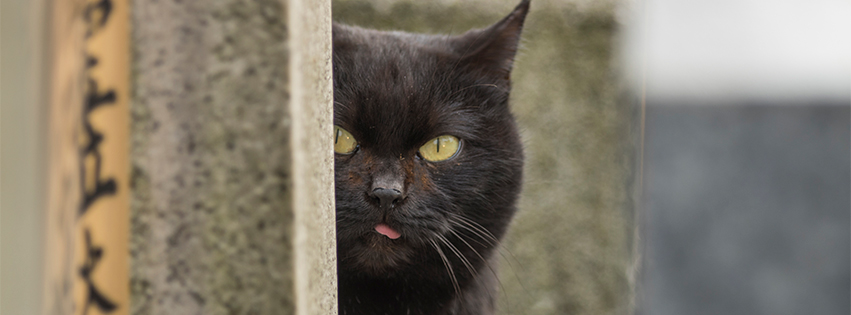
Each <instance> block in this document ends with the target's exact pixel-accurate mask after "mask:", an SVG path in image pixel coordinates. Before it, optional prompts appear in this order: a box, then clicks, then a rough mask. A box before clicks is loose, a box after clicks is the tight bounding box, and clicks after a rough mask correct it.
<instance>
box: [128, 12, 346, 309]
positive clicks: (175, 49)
mask: <svg viewBox="0 0 851 315" xmlns="http://www.w3.org/2000/svg"><path fill="white" fill-rule="evenodd" d="M283 3H284V2H283V1H277V0H259V1H239V0H221V1H189V0H187V1H145V0H140V1H133V10H132V12H133V13H132V14H133V17H132V18H133V27H132V29H133V41H134V45H133V46H134V47H133V48H134V53H135V56H134V64H133V67H134V71H135V74H134V87H135V93H134V99H133V104H132V115H133V126H132V128H133V133H132V134H133V139H132V157H133V161H132V166H133V169H132V179H131V181H132V185H133V194H134V196H133V200H132V206H131V207H132V208H131V209H132V235H133V237H132V240H131V256H132V261H131V264H132V265H131V269H132V274H131V290H132V291H131V295H132V297H131V299H132V310H131V311H132V314H293V313H294V311H295V302H294V293H295V292H294V290H293V288H294V279H293V270H294V266H293V249H292V244H293V220H294V214H293V209H292V204H293V191H292V183H293V179H292V176H293V175H292V166H291V165H292V154H291V150H290V138H291V136H292V133H291V131H290V130H291V120H290V113H289V110H288V105H289V104H290V85H289V83H290V81H289V79H288V78H289V75H288V72H289V63H290V53H289V52H288V49H287V45H286V43H287V41H288V40H289V38H288V36H287V34H288V27H287V24H286V21H287V12H286V9H287V8H286V7H284V5H283ZM329 134H330V133H329Z"/></svg>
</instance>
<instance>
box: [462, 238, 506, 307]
mask: <svg viewBox="0 0 851 315" xmlns="http://www.w3.org/2000/svg"><path fill="white" fill-rule="evenodd" d="M449 232H450V233H452V235H455V237H457V238H458V239H459V240H460V241H461V242H463V243H464V244H465V245H467V247H469V248H470V250H472V251H473V253H474V254H476V256H477V257H479V259H481V260H482V263H484V265H485V267H487V268H488V270H490V272H491V274H493V276H494V279H496V282H497V283H498V284H499V287H500V288H501V289H502V290H501V291H502V292H506V291H505V286H504V285H502V280H499V275H498V274H497V273H496V270H494V268H493V266H491V262H490V260H487V259H485V258H484V257H482V255H481V254H479V251H477V250H476V249H475V248H473V246H472V245H470V243H468V242H467V241H466V240H464V238H463V237H462V236H461V235H460V234H458V233H456V232H455V231H454V230H451V229H450V230H449Z"/></svg>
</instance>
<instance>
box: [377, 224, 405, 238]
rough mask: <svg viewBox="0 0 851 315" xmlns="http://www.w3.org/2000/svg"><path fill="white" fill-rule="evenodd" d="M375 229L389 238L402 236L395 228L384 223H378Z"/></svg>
mask: <svg viewBox="0 0 851 315" xmlns="http://www.w3.org/2000/svg"><path fill="white" fill-rule="evenodd" d="M375 231H376V232H378V233H379V234H381V235H384V236H387V237H389V238H390V239H391V240H395V239H397V238H399V237H401V236H402V234H401V233H399V232H397V231H396V230H394V229H393V228H391V227H390V226H388V225H387V224H384V223H379V224H378V225H376V226H375Z"/></svg>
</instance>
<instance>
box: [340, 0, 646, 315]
mask: <svg viewBox="0 0 851 315" xmlns="http://www.w3.org/2000/svg"><path fill="white" fill-rule="evenodd" d="M519 2H520V1H519V0H499V1H483V0H475V1H460V0H436V1H409V0H375V1H367V0H334V1H333V4H334V20H335V21H338V22H345V23H349V24H355V25H361V26H364V27H371V28H378V29H393V30H405V31H413V32H426V33H442V34H458V33H461V32H464V31H466V30H468V29H470V28H480V27H484V26H487V25H490V24H491V23H494V22H496V21H498V20H499V19H500V18H502V17H503V16H505V15H506V14H508V12H510V11H511V9H512V8H514V6H515V5H517V3H519ZM618 4H619V1H615V0H612V1H587V0H570V1H558V0H532V3H531V11H530V13H529V15H528V16H527V18H526V25H525V26H524V30H523V35H522V39H521V47H520V50H519V53H518V56H517V60H516V63H515V66H514V70H513V73H512V76H511V78H512V81H513V88H512V94H511V107H512V110H513V112H514V113H515V115H516V116H517V118H518V122H519V124H520V128H521V133H522V136H523V140H524V144H525V147H526V148H525V149H526V166H525V178H524V187H523V192H522V195H521V200H520V203H519V211H518V213H517V216H516V217H515V219H514V222H513V224H512V227H511V228H510V229H509V233H508V236H507V237H506V238H505V240H504V241H503V245H504V246H503V249H502V251H501V255H499V258H500V266H499V268H500V269H499V273H500V291H501V292H500V293H499V298H498V302H497V306H498V309H499V312H500V314H529V315H532V314H553V315H564V314H569V315H572V314H582V315H592V314H593V315H600V314H628V313H630V312H631V311H632V310H631V307H632V306H631V304H632V290H633V289H632V288H633V279H634V278H633V273H632V271H631V270H632V268H633V255H632V252H633V238H632V236H633V233H634V231H635V229H634V225H633V216H634V210H633V209H634V208H633V207H634V202H633V187H634V185H633V183H634V181H635V175H634V174H635V170H636V168H635V165H637V163H636V162H637V161H636V160H635V158H636V149H635V142H634V139H636V138H637V137H636V133H635V130H637V126H636V125H637V120H636V119H635V118H636V117H638V115H637V113H638V112H637V107H636V106H635V105H636V103H635V102H634V101H633V100H630V99H629V98H628V97H625V96H626V95H628V94H627V93H625V92H626V91H625V89H624V88H623V87H622V85H621V81H620V79H619V76H618V73H619V71H620V69H619V64H618V62H617V58H616V54H615V52H616V51H617V50H616V36H617V34H618V29H619V28H620V23H619V22H618V19H617V17H616V15H617V14H616V12H617V11H616V9H617V8H618V7H617V6H618Z"/></svg>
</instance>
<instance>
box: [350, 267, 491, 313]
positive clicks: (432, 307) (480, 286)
mask: <svg viewBox="0 0 851 315" xmlns="http://www.w3.org/2000/svg"><path fill="white" fill-rule="evenodd" d="M495 282H496V277H495V275H493V274H492V273H487V272H486V273H482V274H480V275H478V276H477V277H475V278H469V279H459V291H456V290H455V289H453V286H452V284H451V282H450V283H446V282H445V281H443V280H441V279H438V280H437V281H415V282H411V281H410V280H409V279H386V278H375V277H368V276H359V277H349V276H341V277H340V278H339V279H338V287H339V296H340V299H339V303H340V306H339V309H340V315H361V314H364V315H366V314H370V315H372V314H402V315H408V314H410V315H417V314H422V315H441V314H457V315H467V314H469V315H472V314H476V315H484V314H492V313H493V309H492V305H493V300H494V295H495V294H496V293H495V290H493V287H494V284H495Z"/></svg>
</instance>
